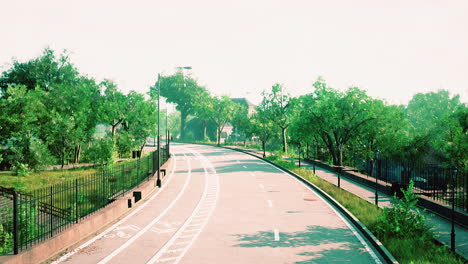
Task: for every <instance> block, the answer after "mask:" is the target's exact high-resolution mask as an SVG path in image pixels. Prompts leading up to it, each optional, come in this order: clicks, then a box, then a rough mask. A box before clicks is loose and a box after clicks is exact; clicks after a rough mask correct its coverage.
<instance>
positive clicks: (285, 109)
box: [262, 84, 294, 152]
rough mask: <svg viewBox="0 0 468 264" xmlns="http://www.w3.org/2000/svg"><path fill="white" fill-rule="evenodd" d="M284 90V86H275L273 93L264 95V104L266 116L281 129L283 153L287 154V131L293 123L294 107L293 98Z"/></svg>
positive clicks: (272, 88)
mask: <svg viewBox="0 0 468 264" xmlns="http://www.w3.org/2000/svg"><path fill="white" fill-rule="evenodd" d="M283 90H284V89H283V86H282V85H280V84H275V85H273V86H272V87H271V93H263V100H262V104H263V105H264V108H265V110H266V112H265V114H266V116H267V117H268V118H269V119H270V120H271V121H272V122H273V123H275V124H276V125H277V126H278V127H279V128H280V129H281V139H282V144H283V151H284V152H287V151H288V139H287V130H288V127H289V125H290V124H291V122H292V118H293V114H294V112H293V111H294V107H293V103H292V101H291V98H290V97H289V95H288V94H285V93H284V91H283Z"/></svg>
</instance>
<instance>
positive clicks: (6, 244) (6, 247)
mask: <svg viewBox="0 0 468 264" xmlns="http://www.w3.org/2000/svg"><path fill="white" fill-rule="evenodd" d="M12 250H13V234H12V233H11V232H8V231H6V230H5V228H4V227H3V224H0V255H1V254H5V253H8V252H10V251H12Z"/></svg>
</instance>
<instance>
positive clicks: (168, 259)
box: [158, 257, 179, 262]
mask: <svg viewBox="0 0 468 264" xmlns="http://www.w3.org/2000/svg"><path fill="white" fill-rule="evenodd" d="M178 258H179V257H174V258H164V259H159V260H158V262H167V261H172V260H176V259H178Z"/></svg>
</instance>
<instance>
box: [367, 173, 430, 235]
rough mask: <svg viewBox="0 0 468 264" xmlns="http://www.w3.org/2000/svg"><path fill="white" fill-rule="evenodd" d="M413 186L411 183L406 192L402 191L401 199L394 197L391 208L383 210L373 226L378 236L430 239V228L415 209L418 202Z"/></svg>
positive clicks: (424, 218) (423, 217)
mask: <svg viewBox="0 0 468 264" xmlns="http://www.w3.org/2000/svg"><path fill="white" fill-rule="evenodd" d="M413 185H414V182H413V181H411V182H410V184H409V186H408V188H407V189H406V190H404V189H402V192H403V197H402V198H401V199H400V198H398V197H396V196H394V199H393V201H392V206H390V207H386V208H384V209H383V212H382V214H381V215H380V217H379V219H378V220H377V223H376V226H375V228H376V232H377V233H378V234H380V235H382V236H385V237H397V238H407V237H418V238H419V239H428V238H429V237H432V233H431V231H430V228H431V227H430V226H429V225H428V224H426V217H425V216H424V215H423V214H422V213H421V211H420V210H419V209H418V208H416V203H417V202H418V200H417V197H416V195H415V193H414V191H413Z"/></svg>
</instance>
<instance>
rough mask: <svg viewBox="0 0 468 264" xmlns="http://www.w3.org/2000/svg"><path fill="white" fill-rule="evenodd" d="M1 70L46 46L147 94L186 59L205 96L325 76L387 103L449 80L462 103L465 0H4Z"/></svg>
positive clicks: (304, 88)
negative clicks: (159, 74)
mask: <svg viewBox="0 0 468 264" xmlns="http://www.w3.org/2000/svg"><path fill="white" fill-rule="evenodd" d="M0 9H1V10H2V14H1V15H0V25H1V28H2V29H1V36H2V38H1V41H0V65H1V67H2V68H1V69H0V70H1V71H4V70H6V69H7V68H8V67H9V64H10V63H11V61H12V58H16V59H18V60H20V61H24V60H28V59H31V58H34V57H37V56H39V55H40V54H41V52H42V50H43V49H44V48H45V47H50V48H52V49H54V50H56V51H61V50H63V49H67V50H68V51H70V52H71V54H72V56H71V59H72V62H73V63H74V64H75V65H76V66H77V67H78V69H79V70H80V72H81V73H85V74H88V75H89V76H91V77H95V78H96V79H98V80H102V79H103V78H109V79H113V80H114V81H116V82H117V84H118V85H119V87H120V88H121V90H122V91H124V92H128V91H129V90H136V91H138V92H142V93H146V92H147V91H148V88H149V86H150V85H151V84H153V83H154V82H155V81H156V78H157V73H158V72H163V73H166V74H168V73H172V72H173V71H174V67H176V66H191V67H193V70H191V71H190V72H191V74H192V76H193V77H195V78H197V79H198V80H199V82H200V83H201V84H203V85H205V86H206V87H207V89H209V90H210V91H211V92H212V93H214V94H217V95H221V94H225V95H230V96H233V97H244V96H247V97H248V98H249V99H251V100H252V101H254V102H255V103H258V101H259V98H260V94H261V92H262V91H263V90H265V89H269V88H270V87H271V86H272V85H273V84H274V83H277V82H278V83H282V84H284V86H285V87H286V89H287V91H288V92H290V93H291V94H292V95H294V96H296V95H300V94H305V93H309V92H311V91H312V86H311V85H312V83H313V81H314V80H316V78H317V77H318V76H323V77H324V78H325V80H326V81H327V83H328V84H329V85H330V86H332V87H334V88H338V89H346V88H348V87H350V86H358V87H360V88H362V89H365V90H367V91H368V94H369V95H371V96H373V97H378V98H382V99H386V100H387V101H388V102H390V103H407V102H408V101H409V100H410V99H411V97H412V96H413V95H414V94H415V93H418V92H429V91H437V90H439V89H446V90H449V91H451V92H453V93H454V94H455V93H456V94H460V95H461V96H462V101H464V102H467V101H468V15H467V14H468V1H466V0H457V1H452V0H352V1H349V0H342V1H338V0H323V1H316V0H302V1H298V0H282V1H275V0H236V1H221V0H191V1H180V0H166V1H159V0H147V1H140V0H132V1H129V0H126V1H120V0H78V1H67V0H41V1H37V0H30V1H26V0H15V1H11V0H0Z"/></svg>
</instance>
